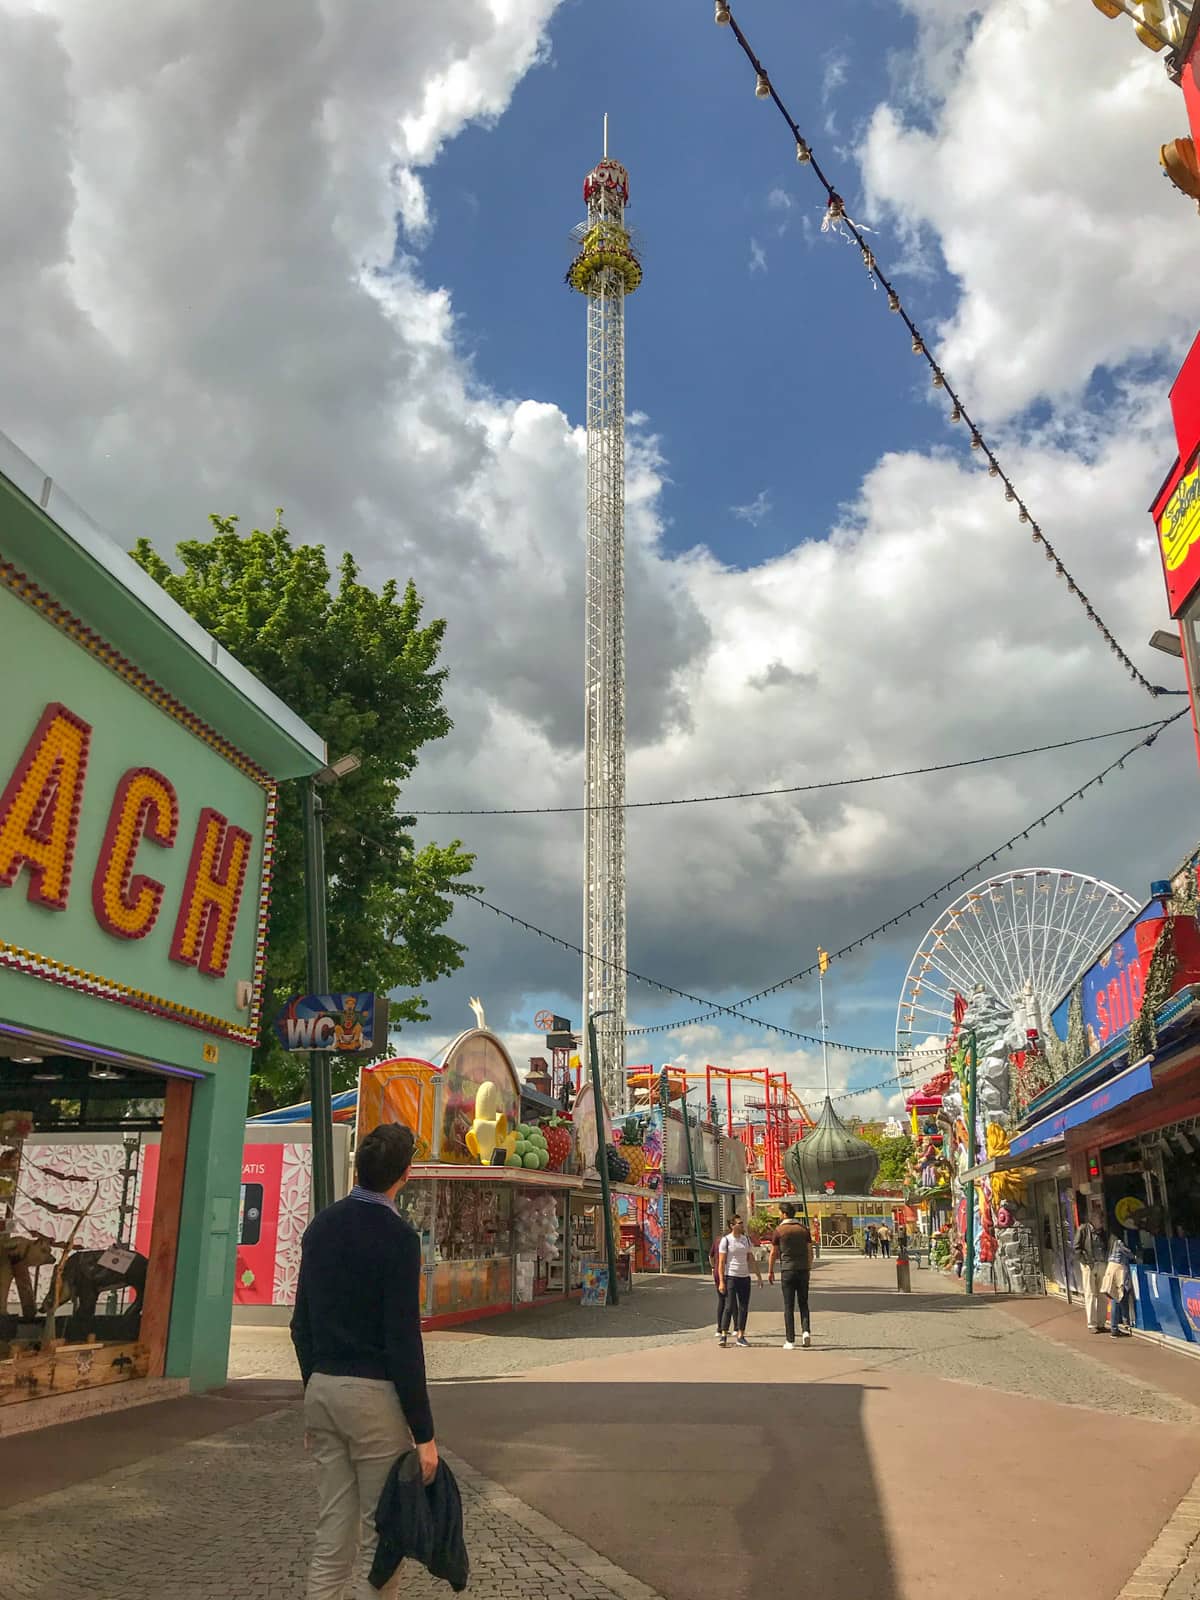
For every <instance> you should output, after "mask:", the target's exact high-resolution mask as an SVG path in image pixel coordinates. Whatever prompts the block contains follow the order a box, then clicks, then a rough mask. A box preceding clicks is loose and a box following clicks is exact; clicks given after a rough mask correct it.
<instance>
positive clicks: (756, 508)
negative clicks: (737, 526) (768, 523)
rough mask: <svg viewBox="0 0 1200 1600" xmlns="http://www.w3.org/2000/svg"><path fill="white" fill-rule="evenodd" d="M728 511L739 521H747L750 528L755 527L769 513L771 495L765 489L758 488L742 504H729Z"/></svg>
mask: <svg viewBox="0 0 1200 1600" xmlns="http://www.w3.org/2000/svg"><path fill="white" fill-rule="evenodd" d="M729 509H730V511H731V512H732V513H733V515H734V516H735V517H736V518H737V519H738V521H739V522H748V523H749V524H750V526H751V527H752V528H757V527H758V525H759V523H760V522H761V521H762V520H763V518H764V517H769V516H770V515H771V496H770V493H769V492H768V491H767V490H766V489H760V490H759V491H758V493H757V494H756V495H755V496H754V499H753V500H751V501H749V502H748V503H747V504H746V505H744V506H730V508H729Z"/></svg>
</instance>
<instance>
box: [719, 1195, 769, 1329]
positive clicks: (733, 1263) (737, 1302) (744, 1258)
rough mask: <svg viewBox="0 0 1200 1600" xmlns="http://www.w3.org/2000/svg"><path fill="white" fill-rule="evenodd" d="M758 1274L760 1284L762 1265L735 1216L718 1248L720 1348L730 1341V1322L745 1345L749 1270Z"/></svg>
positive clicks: (742, 1225)
mask: <svg viewBox="0 0 1200 1600" xmlns="http://www.w3.org/2000/svg"><path fill="white" fill-rule="evenodd" d="M751 1269H753V1271H754V1272H755V1273H756V1274H757V1276H758V1281H759V1283H760V1284H761V1283H762V1281H763V1280H762V1268H761V1267H760V1266H759V1264H758V1257H757V1256H756V1255H755V1253H754V1246H753V1245H752V1244H751V1243H750V1241H749V1239H747V1237H746V1224H745V1223H744V1222H743V1221H742V1219H741V1217H734V1219H733V1221H732V1222H731V1223H730V1224H729V1232H728V1233H727V1234H726V1235H725V1237H724V1238H723V1239H722V1240H721V1243H720V1245H719V1246H718V1249H717V1274H718V1281H717V1287H718V1289H719V1290H720V1291H721V1297H722V1298H721V1348H722V1349H724V1348H725V1346H726V1345H727V1344H728V1342H729V1338H728V1335H729V1329H730V1326H731V1325H732V1326H733V1328H734V1329H735V1331H736V1333H737V1340H736V1342H737V1343H738V1344H740V1345H742V1346H743V1348H744V1347H745V1346H746V1344H747V1339H746V1318H747V1317H748V1316H749V1315H750V1272H751Z"/></svg>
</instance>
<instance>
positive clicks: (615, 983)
mask: <svg viewBox="0 0 1200 1600" xmlns="http://www.w3.org/2000/svg"><path fill="white" fill-rule="evenodd" d="M583 197H584V200H585V201H586V203H587V221H586V222H585V223H584V225H583V229H582V236H581V238H580V241H579V253H578V255H576V257H575V259H574V261H572V263H571V266H570V269H569V270H568V272H567V282H568V283H569V284H570V285H571V287H572V288H573V289H577V290H578V291H579V292H580V294H582V295H585V296H586V297H587V548H586V578H585V596H586V598H585V606H584V670H583V692H584V751H585V762H584V801H585V804H586V805H587V807H588V809H587V811H586V813H585V822H584V868H583V902H584V904H583V1013H584V1014H583V1026H582V1027H581V1028H580V1033H581V1034H582V1036H583V1038H584V1039H585V1040H587V1039H589V1032H590V1030H589V1029H588V1027H587V1021H588V1018H589V1017H591V1016H592V1014H593V1013H595V1012H602V1013H604V1014H603V1015H602V1016H599V1017H598V1018H597V1023H598V1026H597V1029H596V1049H597V1053H598V1054H599V1057H600V1061H599V1066H600V1081H601V1085H602V1087H603V1089H604V1097H605V1099H606V1100H607V1102H608V1106H609V1109H610V1110H611V1111H612V1112H614V1113H618V1112H623V1111H624V1110H626V1108H627V1104H628V1087H627V1085H626V1081H625V964H626V954H625V948H626V947H625V296H626V295H627V294H632V293H633V291H634V290H635V289H636V288H637V287H638V285H639V284H640V283H641V281H642V268H641V263H640V262H639V261H638V259H637V256H636V255H635V254H634V251H633V246H632V244H631V242H630V237H629V230H628V228H627V227H626V226H625V207H626V206H627V205H628V204H629V174H628V172H627V171H626V170H625V168H624V167H623V166H622V165H621V164H620V162H619V161H613V160H611V159H610V158H609V154H608V114H607V112H606V113H605V116H604V155H603V158H602V159H601V160H600V161H599V162H598V163H597V164H596V166H594V167H593V168H592V170H591V171H590V172H589V173H588V175H587V177H586V178H585V179H584V184H583ZM587 1049H588V1052H589V1055H588V1058H587V1061H586V1065H587V1066H588V1067H589V1068H590V1065H591V1058H590V1050H591V1045H590V1042H589V1043H588V1045H587Z"/></svg>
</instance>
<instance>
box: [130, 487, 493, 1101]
mask: <svg viewBox="0 0 1200 1600" xmlns="http://www.w3.org/2000/svg"><path fill="white" fill-rule="evenodd" d="M281 519H282V513H278V514H277V518H276V522H275V526H274V527H272V528H270V529H268V530H267V531H265V532H264V531H262V530H260V529H255V530H254V532H252V533H249V534H242V533H239V532H238V528H237V521H238V519H237V518H236V517H212V518H211V519H210V520H211V521H212V524H213V527H214V529H215V530H216V531H215V535H214V537H213V538H211V539H209V540H207V541H203V540H188V541H186V542H184V543H182V544H180V545H178V546H177V548H176V556H177V559H178V563H179V568H180V570H178V571H177V570H174V569H173V568H172V567H171V566H169V565H168V563H167V562H166V561H165V560H164V559H163V558H162V556H160V555H159V554H158V552H157V551H156V550H155V549H154V547H153V546H152V544H151V543H150V541H149V540H147V539H141V540H139V541H138V543H137V546H136V547H135V549H134V551H133V555H134V559H135V560H136V561H138V563H139V564H140V565H141V566H142V567H143V568H144V569H145V570H146V571H147V572H148V573H149V574H150V575H151V577H153V578H154V579H155V580H156V581H157V582H158V583H159V584H160V585H161V586H162V587H163V588H164V589H165V590H166V592H167V593H168V594H169V595H170V596H171V598H172V599H173V600H175V601H177V602H178V604H179V605H181V606H183V607H184V609H185V610H186V611H188V612H190V613H191V615H192V616H193V617H195V618H196V620H197V621H198V622H200V623H201V624H202V625H203V626H204V627H205V628H206V629H207V630H208V631H209V633H211V634H212V635H213V637H214V638H215V639H217V640H219V642H220V643H221V644H222V645H224V646H225V648H226V649H227V650H229V652H230V653H231V654H232V655H234V656H235V657H236V658H237V659H238V660H239V661H241V662H242V663H243V664H244V665H245V666H247V667H248V668H249V669H250V671H251V672H253V673H254V674H255V675H256V676H257V677H258V678H259V679H261V681H262V682H263V683H264V684H266V685H267V687H268V688H270V689H272V690H274V692H275V693H276V694H277V695H278V696H279V697H280V699H282V700H283V701H285V702H286V704H287V705H289V706H291V707H292V709H293V710H294V711H296V712H298V713H299V715H300V716H302V717H303V718H304V719H305V721H306V722H308V723H309V725H310V726H311V727H313V728H315V729H316V731H317V732H318V733H320V734H321V735H322V736H323V737H324V739H325V740H326V742H327V744H328V747H329V754H330V759H331V760H336V759H337V758H338V757H339V756H343V755H346V754H349V753H350V752H353V753H355V754H357V755H359V756H360V757H361V759H362V766H361V767H360V769H359V770H358V771H357V772H354V773H351V774H350V775H348V776H347V777H346V778H343V779H342V780H341V781H340V782H338V783H336V784H333V785H330V786H328V787H324V788H323V789H322V800H323V803H324V810H325V867H326V883H327V903H328V928H329V972H330V981H331V983H332V985H333V987H334V989H335V990H337V989H363V990H375V991H377V992H379V993H381V994H387V993H389V992H390V991H392V990H396V989H399V990H406V991H409V992H408V993H407V994H406V995H405V996H404V997H403V998H400V999H393V1000H392V1001H391V1020H392V1022H393V1023H396V1022H398V1021H404V1022H422V1021H425V1020H427V1018H428V1013H427V1011H426V1010H425V1002H424V1000H423V998H422V996H421V994H420V992H419V991H420V989H421V987H422V986H423V985H425V984H429V983H432V982H433V981H434V980H435V979H437V978H438V977H441V976H442V975H444V974H445V973H448V972H453V971H454V970H455V969H456V968H458V967H460V966H461V965H462V954H463V950H464V946H463V945H461V944H459V943H458V941H457V940H455V939H452V938H451V937H450V936H449V934H447V933H445V932H444V931H443V929H444V926H445V923H446V921H447V920H448V918H449V916H450V913H451V910H452V908H453V903H452V901H451V899H450V898H449V896H450V894H451V892H452V890H453V888H454V887H455V886H456V884H457V881H458V880H460V879H462V878H463V877H464V875H465V874H466V873H468V872H469V871H470V869H471V866H472V864H473V861H474V857H473V856H472V855H470V854H469V853H468V852H467V851H465V850H464V849H463V848H462V845H461V843H460V841H459V840H457V839H456V840H454V841H453V842H452V843H451V844H449V845H445V846H442V845H437V844H427V845H425V846H423V847H422V848H421V849H419V850H418V849H416V848H415V846H414V844H413V840H412V838H411V836H410V834H409V833H408V831H407V830H408V828H409V827H411V826H412V822H413V819H412V818H406V817H403V816H401V815H399V814H398V813H397V810H396V806H397V801H398V797H399V793H400V788H401V786H402V785H403V784H404V783H405V782H406V781H407V780H408V778H409V777H410V776H411V774H412V772H413V769H414V767H415V765H416V761H417V754H418V752H419V751H420V749H421V747H422V746H423V745H424V744H426V743H427V742H428V741H429V740H431V739H441V738H443V737H444V736H445V735H446V734H447V733H449V731H450V728H451V722H450V718H449V717H448V716H447V715H446V712H445V709H444V707H443V705H442V691H443V687H444V684H445V678H446V672H445V669H444V668H442V667H439V666H438V658H439V655H440V652H441V646H442V639H443V635H444V633H445V623H444V622H442V621H432V622H425V623H423V622H422V618H421V601H420V598H419V596H418V594H417V592H416V589H415V587H414V586H413V584H412V583H411V582H410V583H408V584H407V586H406V587H405V588H404V589H403V591H402V590H401V589H400V587H399V585H398V584H397V583H396V582H395V581H394V580H389V581H388V582H387V583H385V584H384V585H383V587H382V588H381V589H380V590H379V591H378V592H376V591H374V590H372V589H370V588H368V587H367V586H366V585H365V584H362V583H360V582H359V577H358V568H357V566H356V565H355V562H354V561H353V559H352V558H351V557H350V556H348V555H347V556H343V558H342V561H341V565H340V568H339V570H338V574H337V580H336V583H334V582H333V581H331V580H332V575H331V573H330V569H329V564H328V562H327V560H326V557H325V551H324V550H323V548H322V547H321V546H320V545H311V544H309V545H293V543H292V540H291V536H290V535H289V533H288V530H287V529H286V528H285V527H284V525H283V522H282V520H281ZM463 887H465V885H463ZM306 950H307V941H306V934H305V916H304V842H303V823H302V804H301V785H300V783H298V782H294V783H283V784H281V785H280V790H279V832H278V844H277V850H276V856H275V874H274V886H273V891H272V901H271V926H270V946H269V950H268V955H267V973H266V986H265V992H264V1009H263V1017H264V1027H263V1032H262V1035H261V1038H260V1040H259V1044H258V1047H257V1049H256V1050H255V1052H254V1063H253V1072H252V1077H251V1106H252V1108H253V1109H255V1110H260V1111H261V1110H268V1109H270V1108H271V1107H273V1106H276V1105H286V1104H288V1103H289V1102H292V1101H295V1100H298V1099H302V1098H305V1097H306V1095H307V1061H306V1058H305V1057H303V1056H295V1055H288V1054H286V1053H285V1052H284V1051H283V1050H282V1049H280V1047H279V1045H278V1043H277V1042H276V1040H275V1038H274V1035H273V1034H272V1032H271V1028H270V1024H271V1022H272V1021H273V1019H274V1017H275V1016H276V1014H277V1012H278V1010H279V1008H280V1007H281V1006H282V1004H283V1003H284V1002H285V1001H286V999H287V998H288V997H289V996H290V995H292V994H296V993H303V992H304V991H305V989H306V988H307V983H306ZM356 1070H357V1069H356V1067H355V1066H354V1065H353V1064H351V1063H349V1062H348V1061H345V1062H336V1061H335V1071H334V1077H335V1087H337V1088H341V1087H348V1086H349V1084H351V1083H352V1082H353V1081H354V1074H355V1072H356Z"/></svg>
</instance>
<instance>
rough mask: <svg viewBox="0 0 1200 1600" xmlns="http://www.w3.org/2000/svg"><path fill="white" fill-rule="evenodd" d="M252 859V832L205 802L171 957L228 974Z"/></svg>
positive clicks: (212, 972)
mask: <svg viewBox="0 0 1200 1600" xmlns="http://www.w3.org/2000/svg"><path fill="white" fill-rule="evenodd" d="M249 861H250V835H249V834H248V833H247V832H246V830H245V829H244V828H239V827H237V826H236V825H235V824H233V823H231V822H230V821H229V819H228V817H223V816H222V815H221V813H220V812H219V811H214V810H213V808H212V807H211V806H205V808H204V809H203V811H201V813H200V821H199V823H198V824H197V827H196V838H195V841H194V843H193V845H192V858H191V860H190V861H189V862H188V873H187V882H186V883H185V884H184V889H183V902H182V904H181V905H180V907H179V917H178V920H177V921H176V923H175V936H174V938H173V939H172V940H171V959H172V961H178V962H181V963H182V964H183V965H184V966H188V967H197V968H198V969H199V970H200V971H201V972H206V973H208V975H209V976H210V977H213V978H222V977H224V975H225V972H226V969H227V968H228V966H229V953H230V950H231V948H232V946H233V931H234V928H235V927H236V926H237V914H238V905H239V903H240V901H241V898H242V885H243V883H244V882H245V879H246V868H247V866H248V865H249Z"/></svg>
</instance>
